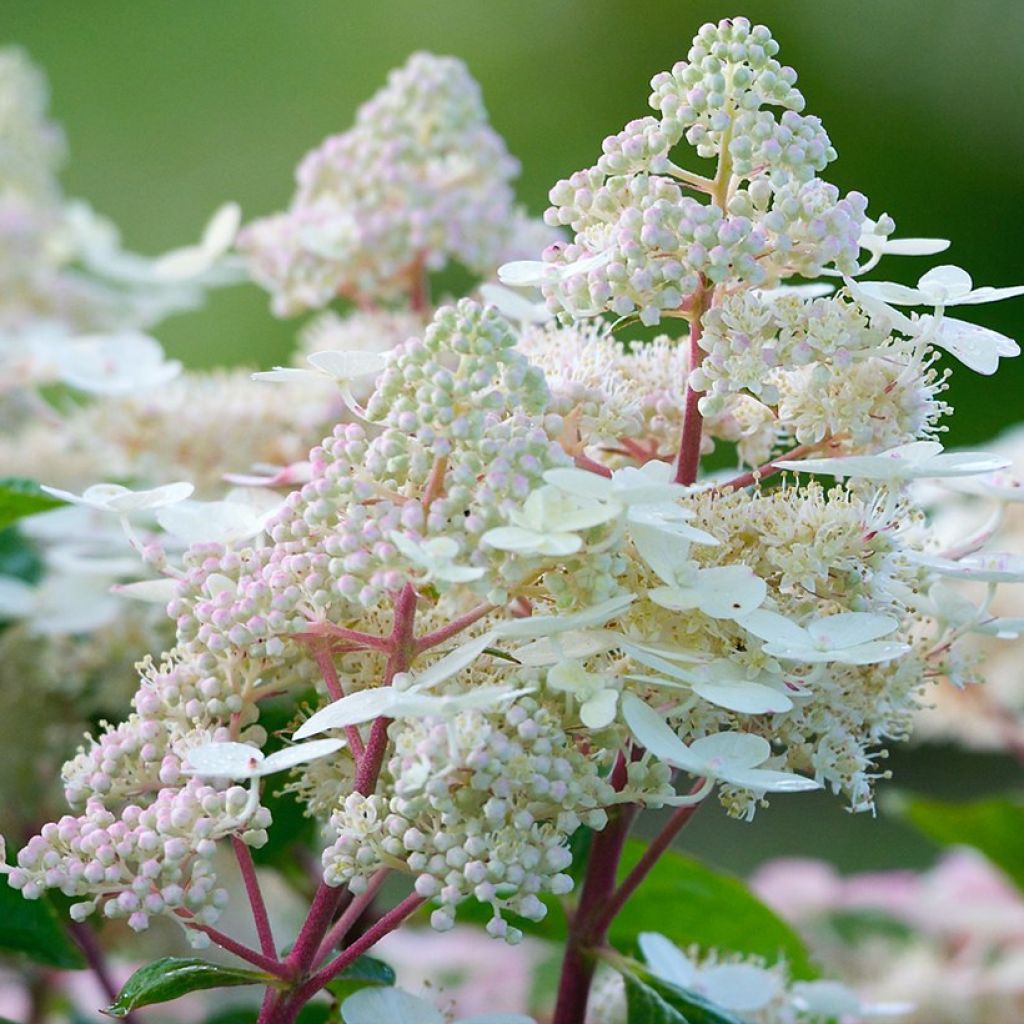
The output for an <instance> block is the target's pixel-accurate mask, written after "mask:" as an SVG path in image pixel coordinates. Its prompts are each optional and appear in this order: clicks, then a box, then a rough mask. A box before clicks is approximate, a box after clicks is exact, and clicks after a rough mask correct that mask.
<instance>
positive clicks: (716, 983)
mask: <svg viewBox="0 0 1024 1024" xmlns="http://www.w3.org/2000/svg"><path fill="white" fill-rule="evenodd" d="M639 945H640V952H641V953H642V954H643V958H644V960H645V961H646V962H647V966H648V967H649V968H650V970H651V973H652V974H653V975H655V976H656V977H658V978H660V979H661V980H662V981H667V982H668V983H669V984H670V985H676V986H677V987H679V988H682V989H685V990H687V991H688V992H694V993H696V994H697V995H700V996H703V997H704V998H705V999H707V1000H708V1001H709V1002H712V1003H714V1004H715V1005H716V1006H720V1007H721V1008H722V1009H723V1010H728V1011H730V1012H731V1013H757V1012H758V1011H759V1010H763V1009H764V1008H765V1007H766V1006H768V1004H769V1003H771V1002H772V1001H773V1000H775V999H777V998H778V997H779V996H780V995H781V994H782V990H783V983H782V979H781V978H780V977H779V975H778V974H777V973H775V972H774V971H769V970H766V969H765V968H763V967H755V966H754V965H753V964H742V963H740V964H730V963H723V964H713V965H711V966H709V967H701V966H700V965H699V964H697V963H695V962H694V961H693V960H691V959H690V958H689V957H688V956H687V955H686V954H685V953H684V952H683V951H682V950H681V949H679V947H678V946H676V945H675V944H674V943H673V942H671V941H670V940H669V939H667V938H666V937H665V936H664V935H659V934H658V933H656V932H642V933H641V935H640V938H639Z"/></svg>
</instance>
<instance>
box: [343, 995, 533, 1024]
mask: <svg viewBox="0 0 1024 1024" xmlns="http://www.w3.org/2000/svg"><path fill="white" fill-rule="evenodd" d="M341 1017H342V1020H343V1021H344V1022H345V1024H385V1022H387V1024H535V1022H534V1020H533V1018H532V1017H526V1016H524V1015H523V1014H521V1013H484V1014H476V1015H474V1016H472V1017H460V1018H459V1019H458V1020H455V1021H450V1022H449V1018H448V1017H446V1016H445V1015H444V1014H442V1013H441V1011H440V1010H438V1009H437V1007H436V1006H434V1004H433V1003H430V1002H428V1001H427V1000H426V999H420V998H419V997H418V996H414V995H411V994H410V993H408V992H405V991H403V990H402V989H399V988H378V987H375V986H367V987H366V988H363V989H360V990H359V991H358V992H354V993H353V994H352V995H350V996H349V997H348V998H347V999H346V1000H345V1002H343V1003H342V1004H341Z"/></svg>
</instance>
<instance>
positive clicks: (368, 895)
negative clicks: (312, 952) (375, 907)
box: [313, 868, 390, 964]
mask: <svg viewBox="0 0 1024 1024" xmlns="http://www.w3.org/2000/svg"><path fill="white" fill-rule="evenodd" d="M389 873H390V869H389V868H381V869H380V871H378V872H377V873H376V874H375V875H374V876H373V878H371V879H370V881H369V884H368V885H367V887H366V891H365V892H361V893H360V894H359V895H358V896H357V897H356V898H355V899H354V900H353V901H352V902H351V903H350V904H349V905H348V906H347V907H346V908H345V912H344V913H343V914H342V915H341V917H339V918H338V920H337V921H335V922H334V924H333V925H331V930H330V931H329V932H328V933H327V935H326V936H325V938H324V941H323V942H321V943H320V948H319V949H318V950H317V952H316V959H315V960H314V961H313V963H314V964H318V963H321V962H322V961H323V960H324V959H325V958H326V957H327V954H328V953H330V951H331V950H332V949H334V948H335V947H336V946H337V945H338V943H339V942H341V940H342V939H343V938H345V936H346V935H348V933H349V932H350V931H351V929H352V926H353V925H354V924H355V923H356V921H358V920H359V918H360V916H361V915H362V914H363V912H364V911H365V910H366V908H367V907H368V906H369V905H370V904H371V903H372V902H373V900H374V897H376V895H377V893H378V892H380V887H381V886H382V885H383V884H384V880H385V879H386V878H387V877H388V874H389Z"/></svg>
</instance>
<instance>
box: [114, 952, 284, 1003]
mask: <svg viewBox="0 0 1024 1024" xmlns="http://www.w3.org/2000/svg"><path fill="white" fill-rule="evenodd" d="M276 984H280V979H279V978H275V977H274V976H273V975H272V974H267V973H266V972H264V971H251V970H248V969H245V968H241V967H223V966H221V965H220V964H212V963H210V962H209V961H207V960H199V959H196V958H195V957H176V956H165V957H162V958H161V959H159V960H154V961H153V962H152V963H151V964H146V966H145V967H140V968H139V969H138V970H137V971H136V972H135V973H134V974H133V975H132V976H131V977H130V978H129V979H128V980H127V981H126V982H125V983H124V988H122V989H121V994H120V995H119V996H118V997H117V1001H116V1002H115V1003H114V1004H113V1005H112V1006H110V1007H109V1008H108V1009H107V1010H106V1011H105V1012H106V1013H107V1015H108V1016H110V1017H125V1016H127V1015H128V1014H129V1013H131V1011H132V1010H136V1009H138V1008H139V1007H140V1006H151V1005H152V1004H153V1003H166V1002H169V1001H170V1000H172V999H177V998H178V997H179V996H183V995H185V994H186V993H187V992H198V991H199V990H200V989H207V988H231V987H234V986H237V985H276Z"/></svg>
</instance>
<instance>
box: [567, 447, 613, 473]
mask: <svg viewBox="0 0 1024 1024" xmlns="http://www.w3.org/2000/svg"><path fill="white" fill-rule="evenodd" d="M573 461H574V462H575V463H576V465H577V466H578V467H579V468H580V469H586V470H588V471H589V472H591V473H596V474H597V475H598V476H603V477H610V476H611V475H612V471H611V470H610V469H609V468H608V467H607V466H602V465H601V463H600V462H597V461H596V460H594V459H592V458H591V457H590V456H589V455H584V454H583V453H582V452H580V453H579V454H578V455H576V456H574V457H573Z"/></svg>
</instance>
